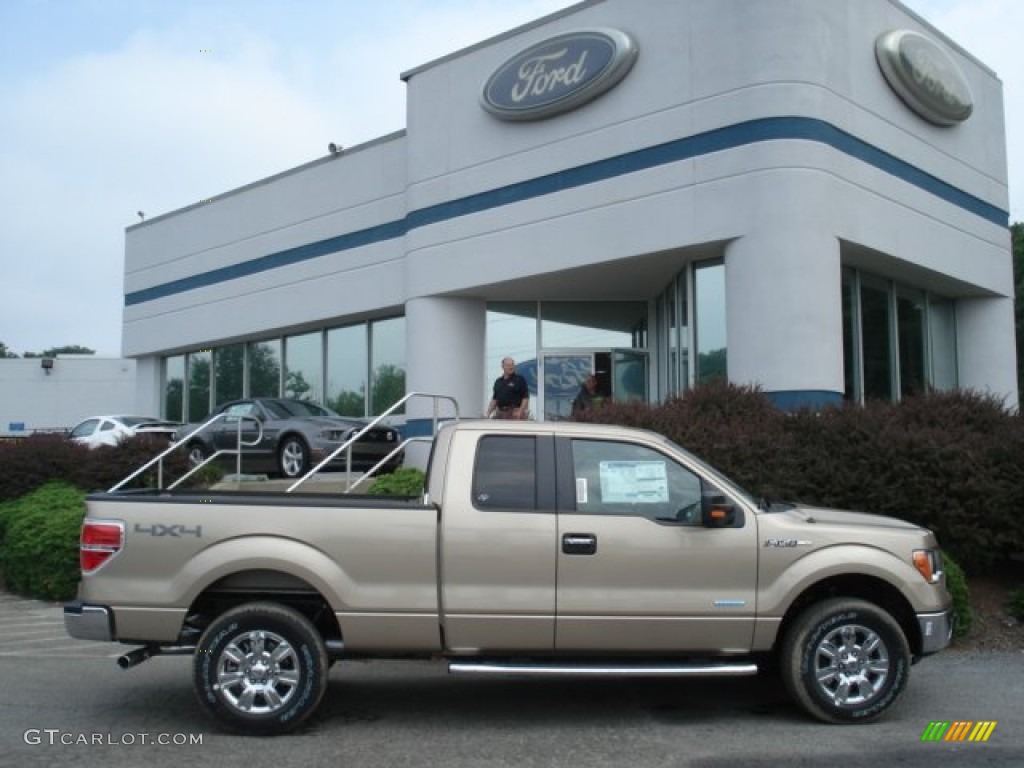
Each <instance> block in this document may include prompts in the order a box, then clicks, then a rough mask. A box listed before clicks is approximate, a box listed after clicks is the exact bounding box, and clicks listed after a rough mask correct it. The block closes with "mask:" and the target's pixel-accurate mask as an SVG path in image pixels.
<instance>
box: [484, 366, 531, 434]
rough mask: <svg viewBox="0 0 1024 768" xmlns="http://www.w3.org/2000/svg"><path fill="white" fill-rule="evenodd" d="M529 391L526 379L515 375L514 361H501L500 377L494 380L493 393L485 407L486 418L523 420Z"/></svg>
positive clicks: (528, 402)
mask: <svg viewBox="0 0 1024 768" xmlns="http://www.w3.org/2000/svg"><path fill="white" fill-rule="evenodd" d="M529 407H530V389H529V387H528V386H527V385H526V379H524V378H523V377H522V376H520V375H519V374H518V373H516V361H515V360H513V359H512V358H511V357H506V358H505V359H504V360H502V361H501V376H499V377H498V378H497V379H495V380H494V393H493V395H492V396H491V402H490V404H488V406H487V418H491V417H492V416H493V417H494V418H496V419H525V418H526V415H527V413H529Z"/></svg>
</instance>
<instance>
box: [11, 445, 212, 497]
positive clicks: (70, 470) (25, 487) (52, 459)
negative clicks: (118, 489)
mask: <svg viewBox="0 0 1024 768" xmlns="http://www.w3.org/2000/svg"><path fill="white" fill-rule="evenodd" d="M166 447H167V443H166V441H164V440H160V439H158V438H155V437H152V436H150V435H139V436H138V437H133V438H130V439H128V440H124V441H122V442H120V443H119V444H118V445H116V446H102V447H100V448H94V449H90V448H88V447H86V446H84V445H80V444H78V443H74V442H72V441H71V440H69V439H67V438H66V437H64V436H63V435H35V436H32V437H27V438H24V439H21V440H17V441H5V442H0V501H6V500H9V499H17V498H19V497H21V496H24V495H25V494H26V493H30V492H31V491H34V490H35V489H37V488H40V487H42V486H43V485H45V484H46V483H48V482H50V481H52V480H61V481H64V482H67V483H70V484H71V485H74V486H75V487H76V488H81V489H82V490H84V491H97V490H106V489H107V488H110V487H111V486H113V485H114V484H116V483H118V482H119V481H121V480H122V479H124V478H125V477H127V476H128V475H130V474H131V473H132V472H134V471H135V470H136V469H138V468H139V467H141V466H142V465H143V464H145V463H146V462H147V461H149V460H150V459H151V458H153V457H154V456H156V455H157V454H159V453H160V452H161V451H163V450H164V449H165V448H166ZM187 470H188V458H187V457H186V456H185V452H184V449H180V450H179V451H176V452H175V453H173V454H171V455H170V456H168V457H167V458H166V459H164V471H163V482H164V485H165V486H166V485H168V484H169V483H170V482H173V480H175V479H176V478H178V477H181V476H182V475H183V474H185V472H186V471H187ZM204 472H205V470H203V472H200V473H199V474H200V475H203V474H204ZM209 477H210V475H209V474H206V475H204V477H202V478H197V479H195V480H191V479H190V480H191V482H190V483H189V484H190V486H193V487H194V486H197V485H202V483H203V482H204V481H206V480H207V479H208V478H209ZM156 484H157V468H156V467H154V468H152V469H150V470H148V471H147V472H146V473H145V474H144V475H142V476H140V477H138V478H136V479H135V480H133V481H132V483H131V484H130V485H129V486H128V487H132V488H145V487H154V486H155V485H156Z"/></svg>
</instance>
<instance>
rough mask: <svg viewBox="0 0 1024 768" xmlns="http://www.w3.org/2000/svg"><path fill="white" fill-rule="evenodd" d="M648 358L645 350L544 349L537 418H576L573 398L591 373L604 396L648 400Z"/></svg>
mask: <svg viewBox="0 0 1024 768" xmlns="http://www.w3.org/2000/svg"><path fill="white" fill-rule="evenodd" d="M647 359H648V358H647V350H644V349H544V350H541V352H540V354H539V355H538V360H539V362H540V365H539V369H538V371H537V403H536V404H535V408H534V417H535V418H537V419H538V420H540V421H565V420H566V419H570V418H572V401H573V400H574V399H575V397H576V395H577V394H578V393H579V391H580V386H581V385H582V384H583V381H584V379H586V378H587V376H589V375H590V374H594V376H595V377H596V378H597V392H598V396H599V397H601V398H608V399H610V400H614V401H615V402H620V403H629V402H647V394H648V391H647V381H648V363H647Z"/></svg>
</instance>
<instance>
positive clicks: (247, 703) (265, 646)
mask: <svg viewBox="0 0 1024 768" xmlns="http://www.w3.org/2000/svg"><path fill="white" fill-rule="evenodd" d="M301 680H302V673H301V670H300V667H299V659H298V656H297V655H296V653H295V649H294V648H293V647H292V646H291V645H290V644H289V643H288V641H287V640H285V639H284V638H283V637H281V635H278V634H276V633H274V632H266V631H264V630H256V631H253V632H246V633H245V634H243V635H239V636H238V637H236V638H234V639H233V640H232V641H231V642H230V643H229V644H228V645H227V646H226V647H225V648H224V651H223V653H222V655H221V658H220V662H219V663H218V664H217V685H218V686H219V687H220V692H221V695H222V696H223V697H224V700H225V701H227V702H228V703H229V704H230V705H231V706H233V707H235V708H236V709H237V710H238V711H239V712H243V713H245V714H255V715H262V714H268V713H271V712H275V711H277V710H279V709H281V708H282V707H284V706H287V704H288V702H289V701H291V698H292V697H293V696H294V695H295V692H296V690H297V689H298V687H299V683H300V682H301Z"/></svg>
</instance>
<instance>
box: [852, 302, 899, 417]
mask: <svg viewBox="0 0 1024 768" xmlns="http://www.w3.org/2000/svg"><path fill="white" fill-rule="evenodd" d="M860 311H861V338H862V349H863V360H862V366H863V370H864V397H865V398H866V399H871V398H876V397H878V398H884V399H886V400H891V399H892V396H893V391H892V360H891V358H890V354H891V344H890V312H889V292H888V291H887V290H885V289H881V288H875V287H872V286H870V285H864V284H862V285H861V288H860Z"/></svg>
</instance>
